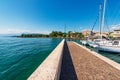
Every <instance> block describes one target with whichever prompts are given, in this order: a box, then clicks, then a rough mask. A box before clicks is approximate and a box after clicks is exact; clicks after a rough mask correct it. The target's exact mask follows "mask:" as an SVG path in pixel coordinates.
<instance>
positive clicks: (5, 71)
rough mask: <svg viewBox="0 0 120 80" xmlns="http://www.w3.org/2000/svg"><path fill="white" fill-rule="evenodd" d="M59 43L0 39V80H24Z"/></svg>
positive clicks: (42, 39) (30, 39)
mask: <svg viewBox="0 0 120 80" xmlns="http://www.w3.org/2000/svg"><path fill="white" fill-rule="evenodd" d="M60 41H61V39H49V38H15V37H0V80H26V79H27V78H28V77H29V76H30V74H31V73H32V72H33V71H34V70H35V69H36V68H37V67H38V66H39V65H40V64H41V62H42V61H43V60H44V59H45V58H46V57H47V56H48V55H49V54H50V53H51V51H52V50H53V49H54V48H55V47H56V46H57V45H58V44H59V43H60Z"/></svg>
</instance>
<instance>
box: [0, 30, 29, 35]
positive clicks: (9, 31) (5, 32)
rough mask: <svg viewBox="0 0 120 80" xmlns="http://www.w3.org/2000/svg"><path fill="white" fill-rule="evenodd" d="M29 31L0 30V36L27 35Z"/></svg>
mask: <svg viewBox="0 0 120 80" xmlns="http://www.w3.org/2000/svg"><path fill="white" fill-rule="evenodd" d="M28 32H30V30H23V29H0V34H19V33H28Z"/></svg>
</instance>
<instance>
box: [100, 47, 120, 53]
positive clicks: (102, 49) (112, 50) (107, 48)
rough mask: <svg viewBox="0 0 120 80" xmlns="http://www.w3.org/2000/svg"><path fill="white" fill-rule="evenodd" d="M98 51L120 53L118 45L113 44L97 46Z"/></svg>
mask: <svg viewBox="0 0 120 80" xmlns="http://www.w3.org/2000/svg"><path fill="white" fill-rule="evenodd" d="M98 51H105V52H111V53H120V47H117V46H115V47H113V46H98Z"/></svg>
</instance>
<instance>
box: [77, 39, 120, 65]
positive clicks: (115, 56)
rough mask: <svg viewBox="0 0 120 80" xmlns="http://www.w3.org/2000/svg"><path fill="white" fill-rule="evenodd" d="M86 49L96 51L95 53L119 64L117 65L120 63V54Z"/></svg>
mask: <svg viewBox="0 0 120 80" xmlns="http://www.w3.org/2000/svg"><path fill="white" fill-rule="evenodd" d="M75 42H77V43H78V44H80V45H82V44H81V43H80V41H79V40H75ZM85 47H87V48H89V49H91V50H93V51H95V52H97V53H99V54H101V55H103V56H105V57H107V58H109V59H111V60H113V61H115V62H117V63H120V54H119V53H110V52H98V50H97V49H96V48H91V47H90V46H85Z"/></svg>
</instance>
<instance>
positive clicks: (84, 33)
mask: <svg viewBox="0 0 120 80" xmlns="http://www.w3.org/2000/svg"><path fill="white" fill-rule="evenodd" d="M90 33H91V31H89V30H85V31H83V32H82V34H83V35H84V37H88V36H89V35H90Z"/></svg>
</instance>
